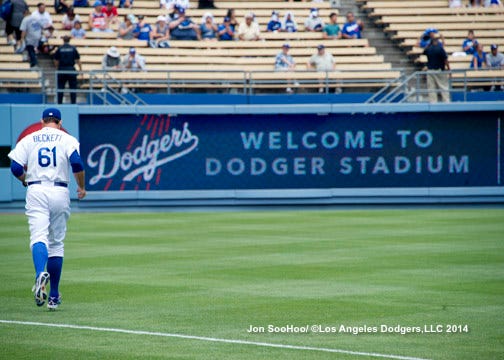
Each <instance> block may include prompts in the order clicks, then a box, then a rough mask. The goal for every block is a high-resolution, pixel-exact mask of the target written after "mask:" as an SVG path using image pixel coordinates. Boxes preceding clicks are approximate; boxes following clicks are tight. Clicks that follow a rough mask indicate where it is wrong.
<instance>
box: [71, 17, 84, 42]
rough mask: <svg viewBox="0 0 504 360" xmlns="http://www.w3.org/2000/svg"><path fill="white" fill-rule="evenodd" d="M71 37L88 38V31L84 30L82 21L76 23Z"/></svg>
mask: <svg viewBox="0 0 504 360" xmlns="http://www.w3.org/2000/svg"><path fill="white" fill-rule="evenodd" d="M70 36H71V37H72V38H73V39H85V38H86V30H84V29H83V28H82V24H81V22H80V21H76V22H75V23H74V27H73V29H72V30H70Z"/></svg>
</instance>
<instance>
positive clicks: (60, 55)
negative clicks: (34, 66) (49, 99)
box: [54, 36, 82, 104]
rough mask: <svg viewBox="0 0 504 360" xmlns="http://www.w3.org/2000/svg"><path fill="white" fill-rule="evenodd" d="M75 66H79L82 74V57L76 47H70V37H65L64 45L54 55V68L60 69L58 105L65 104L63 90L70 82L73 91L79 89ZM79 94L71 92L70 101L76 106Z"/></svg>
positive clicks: (69, 85)
mask: <svg viewBox="0 0 504 360" xmlns="http://www.w3.org/2000/svg"><path fill="white" fill-rule="evenodd" d="M75 64H77V65H78V66H79V71H80V72H82V64H81V62H80V55H79V52H78V51H77V49H76V48H75V46H72V45H70V36H63V45H62V46H60V47H59V48H58V50H56V53H55V54H54V66H55V67H56V69H58V72H60V71H61V72H62V73H58V104H61V103H62V102H63V91H62V90H63V89H65V85H66V83H67V82H68V87H69V88H70V89H71V90H75V89H77V73H76V72H75ZM76 98H77V93H75V92H74V91H71V92H70V101H71V103H72V104H75V102H76Z"/></svg>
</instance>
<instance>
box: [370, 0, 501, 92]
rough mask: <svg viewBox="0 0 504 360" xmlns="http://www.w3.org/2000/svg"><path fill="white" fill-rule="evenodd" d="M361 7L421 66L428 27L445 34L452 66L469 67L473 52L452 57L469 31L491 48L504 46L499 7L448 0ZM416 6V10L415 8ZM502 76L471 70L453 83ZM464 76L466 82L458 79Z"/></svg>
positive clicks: (487, 81)
mask: <svg viewBox="0 0 504 360" xmlns="http://www.w3.org/2000/svg"><path fill="white" fill-rule="evenodd" d="M361 4H362V8H363V9H365V10H367V12H368V15H369V16H370V17H371V18H373V19H374V20H375V23H376V24H378V25H380V26H383V28H384V31H385V32H386V33H388V34H389V36H390V37H391V39H392V40H394V41H396V42H397V44H398V45H399V46H400V47H401V48H403V49H404V51H405V52H406V53H407V54H408V55H409V56H410V57H411V59H412V61H413V62H415V63H417V64H419V66H422V65H423V64H425V63H426V61H427V58H426V56H425V55H422V54H423V49H422V48H420V47H418V46H417V42H418V40H419V38H420V36H421V34H422V33H423V31H424V30H425V29H426V28H429V27H432V28H436V29H438V30H439V31H440V32H441V34H442V35H443V37H444V40H445V43H444V48H445V50H446V51H447V53H448V54H449V62H450V67H451V69H455V70H464V69H468V68H469V65H470V62H471V60H472V56H471V55H467V56H453V55H451V54H454V53H457V52H458V53H460V52H461V51H462V42H463V41H464V39H465V38H466V37H467V32H468V30H470V29H471V30H474V32H475V36H476V38H477V39H478V41H479V42H480V43H482V44H483V45H484V47H485V50H486V51H489V45H490V44H498V45H503V46H504V40H503V39H504V11H503V10H502V9H498V8H467V7H464V8H449V7H448V3H447V1H437V0H436V1H431V0H425V1H420V0H416V1H409V2H405V1H399V0H382V1H361ZM412 8H414V11H413V10H412ZM501 77H502V72H498V71H482V70H480V71H468V72H466V73H465V74H464V73H457V74H453V76H452V83H453V85H454V86H462V85H461V84H464V86H465V85H467V81H468V82H469V83H470V84H469V85H473V86H474V85H477V86H481V85H491V84H493V83H494V82H495V81H496V80H499V78H501ZM460 79H463V81H458V80H460Z"/></svg>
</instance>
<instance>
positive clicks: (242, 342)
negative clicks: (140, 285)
mask: <svg viewBox="0 0 504 360" xmlns="http://www.w3.org/2000/svg"><path fill="white" fill-rule="evenodd" d="M0 323H1V324H13V325H29V326H46V327H55V328H65V329H78V330H90V331H101V332H112V333H121V334H133V335H149V336H161V337H171V338H180V339H190V340H200V341H210V342H220V343H228V344H240V345H254V346H262V347H271V348H278V349H292V350H307V351H319V352H327V353H339V354H348V355H355V356H369V357H375V358H384V359H398V360H427V359H422V358H416V357H410V356H401V355H388V354H378V353H368V352H362V351H350V350H341V349H331V348H321V347H312V346H301V345H286V344H274V343H265V342H257V341H247V340H233V339H219V338H213V337H206V336H194V335H184V334H171V333H162V332H152V331H141V330H125V329H114V328H105V327H96V326H84V325H71V324H51V323H41V322H32V321H16V320H0Z"/></svg>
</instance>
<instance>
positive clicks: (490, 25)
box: [0, 0, 504, 90]
mask: <svg viewBox="0 0 504 360" xmlns="http://www.w3.org/2000/svg"><path fill="white" fill-rule="evenodd" d="M39 1H40V0H28V4H29V5H30V7H31V10H34V9H35V8H36V4H37V3H38V2H39ZM45 2H46V4H47V10H48V11H49V12H51V14H52V17H53V21H54V25H55V28H56V33H57V36H58V38H57V39H53V40H51V44H52V45H60V44H61V43H62V40H61V38H60V37H61V36H63V35H67V34H68V33H69V32H68V31H65V30H63V29H62V25H61V20H62V18H63V16H62V15H56V14H54V9H53V6H52V4H53V2H52V1H48V0H46V1H45ZM357 2H359V3H360V4H361V5H362V7H363V8H364V9H366V11H367V12H368V14H369V16H370V17H372V18H373V19H375V21H376V23H377V24H379V25H380V26H383V29H384V31H385V32H387V33H388V34H389V35H390V38H391V39H393V40H394V41H396V42H397V44H398V45H399V46H400V47H401V48H403V49H404V51H406V52H407V53H408V55H409V56H410V57H411V60H412V62H416V63H418V64H419V66H420V65H421V64H422V63H423V62H425V56H423V55H422V49H420V48H418V47H417V46H416V42H417V40H418V38H419V36H420V35H421V33H422V32H423V31H424V30H425V28H427V27H435V28H437V29H439V30H440V31H441V32H442V33H443V35H444V37H445V39H446V43H445V48H446V50H447V52H448V53H449V54H452V53H454V52H457V51H461V44H462V41H463V39H464V38H465V37H466V35H467V30H469V29H473V30H474V31H475V33H476V37H477V39H478V40H479V41H480V42H481V43H483V44H484V45H485V46H486V49H487V50H488V48H489V44H492V43H497V44H499V45H502V46H503V48H504V11H503V10H502V9H495V8H478V9H471V8H461V9H450V8H448V2H447V0H413V1H404V0H381V1H374V0H369V1H366V0H357ZM216 6H217V7H218V8H217V9H212V10H207V9H197V3H196V2H192V3H191V7H190V8H189V9H188V10H187V12H186V13H187V15H188V16H190V17H191V18H192V19H193V21H194V22H195V23H198V24H199V23H200V22H201V17H202V15H203V14H204V13H206V12H208V11H210V12H212V13H213V14H214V17H215V20H216V22H217V23H222V19H223V17H224V16H225V13H226V11H227V9H230V8H233V9H236V15H237V19H238V21H239V22H241V21H242V20H243V17H244V15H245V14H246V13H248V12H250V11H252V12H253V13H254V14H255V15H256V20H257V21H258V23H259V25H260V28H261V32H262V37H263V40H262V41H254V42H250V41H227V42H226V41H224V42H208V41H170V48H168V49H159V48H150V47H148V46H147V43H146V42H145V41H138V40H121V39H117V32H113V33H94V32H91V31H87V37H86V39H73V40H72V42H71V43H72V44H73V45H75V46H76V47H77V48H78V50H79V52H80V54H81V61H82V64H83V70H84V71H85V72H86V73H85V74H84V75H83V76H82V77H81V78H82V79H83V80H84V81H83V85H82V87H83V88H89V87H91V88H101V87H103V86H104V83H107V86H111V87H119V86H121V81H123V82H127V84H126V85H127V86H134V87H136V88H158V89H162V88H166V87H167V86H168V87H170V88H171V87H174V88H177V87H178V88H197V89H206V90H208V89H215V88H232V87H235V88H241V87H247V88H248V89H273V90H274V89H277V88H278V89H285V87H286V84H290V83H292V82H296V83H299V86H301V87H303V88H318V87H320V84H321V83H322V82H324V83H325V84H328V85H329V87H330V88H354V89H362V88H368V89H371V88H372V89H376V88H378V87H382V86H384V85H385V84H387V83H390V82H393V81H394V80H395V79H397V78H398V77H399V76H400V75H401V72H400V71H399V70H397V69H392V66H391V64H390V63H389V62H385V61H384V57H383V56H382V55H380V54H379V51H378V50H377V49H376V48H375V47H373V46H371V45H370V43H369V41H368V40H367V39H356V40H325V39H323V37H322V34H321V33H313V32H306V31H304V20H305V19H306V18H307V16H308V14H309V11H310V8H312V7H317V8H319V10H320V15H321V17H322V18H323V19H324V21H325V22H327V21H328V15H329V14H330V13H331V12H336V13H338V10H337V9H332V8H330V4H329V2H328V1H326V2H322V3H313V2H308V1H307V2H286V1H281V0H270V1H264V0H262V1H239V0H234V1H217V2H216ZM75 10H76V13H78V14H79V15H80V17H81V20H82V22H83V27H84V28H85V29H86V30H88V29H87V18H88V15H89V14H90V13H91V12H92V11H93V9H92V8H91V7H90V8H76V9H75ZM118 10H119V15H120V20H121V21H122V16H123V15H125V14H130V13H131V14H134V15H140V14H141V15H144V16H145V17H146V20H147V22H148V23H150V24H151V25H154V23H155V19H156V17H157V16H158V15H165V14H166V10H164V9H160V8H159V3H158V1H157V0H136V1H135V6H134V8H133V9H118ZM273 10H278V11H280V18H282V17H283V15H284V13H285V12H286V11H292V12H293V13H294V15H295V17H296V20H297V23H298V27H299V28H298V32H296V33H267V32H266V24H267V23H268V21H269V19H270V16H271V12H272V11H273ZM344 22H345V19H344V14H339V16H338V23H339V24H340V26H342V25H343V23H344ZM285 42H288V43H289V44H290V46H291V49H290V54H291V55H292V56H293V57H294V59H295V61H296V63H297V67H296V72H294V73H292V72H289V73H283V72H274V71H273V70H274V59H275V55H276V54H277V53H278V52H280V50H281V46H282V44H284V43H285ZM319 44H324V45H325V46H326V48H327V51H328V52H330V53H332V54H333V55H334V57H335V59H336V71H335V72H331V73H325V72H324V73H317V72H315V71H307V69H306V62H307V61H308V59H309V57H310V56H311V55H312V54H314V53H315V52H316V46H317V45H319ZM110 46H116V47H117V48H118V49H119V51H120V53H121V55H125V54H126V53H127V51H128V48H129V47H131V46H133V47H135V48H136V49H137V51H138V53H139V54H141V55H142V56H144V57H145V59H146V64H147V71H146V72H109V73H107V74H104V73H100V72H99V70H100V69H101V61H102V58H103V55H104V54H105V53H106V51H107V49H108V48H109V47H110ZM470 59H471V57H470V56H451V55H450V62H451V64H452V68H453V69H467V68H468V67H469V62H470ZM21 70H29V64H28V63H27V62H23V60H22V55H18V54H14V53H13V48H12V46H8V45H6V44H5V42H2V43H1V45H0V81H1V85H2V86H3V87H7V88H9V87H12V88H37V87H40V86H42V81H37V80H41V78H40V76H41V73H40V71H21ZM457 76H463V77H464V78H475V79H479V78H483V79H488V78H491V79H492V80H491V81H493V78H494V77H495V76H497V77H499V76H501V74H500V73H499V72H492V73H491V74H484V72H483V71H473V72H468V73H467V74H460V75H459V74H454V77H455V78H456V77H457ZM23 79H25V80H26V81H23ZM485 81H487V80H485ZM479 83H481V82H479ZM479 83H478V84H479ZM122 85H124V84H122ZM296 85H297V84H296Z"/></svg>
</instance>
